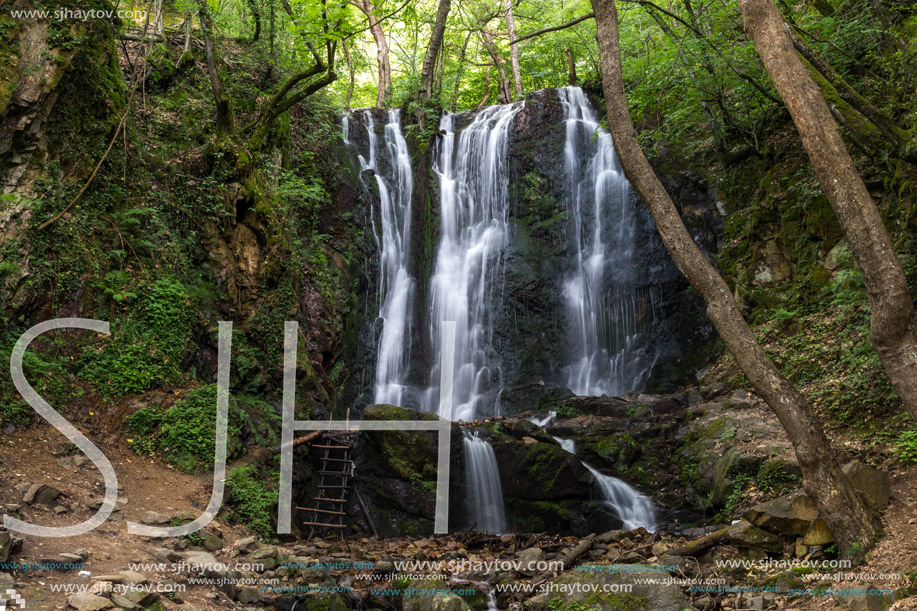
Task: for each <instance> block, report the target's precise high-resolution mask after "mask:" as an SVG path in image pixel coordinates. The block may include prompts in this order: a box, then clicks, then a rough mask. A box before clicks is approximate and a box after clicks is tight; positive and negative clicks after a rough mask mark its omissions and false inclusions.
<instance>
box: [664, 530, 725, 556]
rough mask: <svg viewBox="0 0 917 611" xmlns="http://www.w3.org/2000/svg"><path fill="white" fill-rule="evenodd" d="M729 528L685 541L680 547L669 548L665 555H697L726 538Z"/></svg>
mask: <svg viewBox="0 0 917 611" xmlns="http://www.w3.org/2000/svg"><path fill="white" fill-rule="evenodd" d="M728 530H729V528H721V529H720V530H717V531H715V532H712V533H710V534H709V535H704V536H703V537H701V538H700V539H695V540H694V541H691V542H690V543H686V544H685V545H682V546H681V547H676V548H675V549H670V550H669V551H667V552H666V555H671V556H699V555H700V554H702V553H704V552H706V551H707V550H708V549H710V548H711V547H713V546H714V545H718V544H719V543H722V542H723V541H725V540H726V531H728Z"/></svg>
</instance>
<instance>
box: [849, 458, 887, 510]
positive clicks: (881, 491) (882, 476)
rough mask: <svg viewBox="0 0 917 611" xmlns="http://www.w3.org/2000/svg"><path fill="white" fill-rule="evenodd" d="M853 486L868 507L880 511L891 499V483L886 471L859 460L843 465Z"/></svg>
mask: <svg viewBox="0 0 917 611" xmlns="http://www.w3.org/2000/svg"><path fill="white" fill-rule="evenodd" d="M843 470H844V473H846V474H847V477H849V478H850V482H851V483H852V484H853V487H854V488H856V489H857V490H858V491H859V492H860V494H862V495H863V497H864V498H865V499H866V502H867V503H869V505H870V507H872V508H873V509H875V510H877V511H881V510H882V509H885V507H886V506H888V502H889V500H890V499H891V485H890V482H889V477H888V473H885V472H884V471H879V470H878V469H875V468H873V467H869V466H867V465H864V464H863V463H861V462H858V461H853V462H850V463H847V464H846V465H844V467H843Z"/></svg>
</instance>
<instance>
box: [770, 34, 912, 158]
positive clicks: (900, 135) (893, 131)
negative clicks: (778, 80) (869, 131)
mask: <svg viewBox="0 0 917 611" xmlns="http://www.w3.org/2000/svg"><path fill="white" fill-rule="evenodd" d="M787 34H788V35H789V37H790V40H792V41H793V46H794V47H795V48H796V50H797V51H798V52H799V54H800V55H802V56H803V57H804V58H805V59H806V61H808V62H809V63H810V64H811V65H812V67H813V68H815V69H816V70H818V72H820V73H821V75H822V76H823V77H825V80H827V81H828V82H829V83H831V86H832V87H834V88H835V89H836V90H837V94H838V96H839V97H840V98H841V99H842V100H844V101H845V102H847V103H848V104H850V105H851V106H852V107H853V108H855V109H856V110H857V112H859V113H860V114H861V115H863V116H864V117H866V118H867V119H869V121H871V122H872V124H873V125H875V126H876V127H877V128H879V130H880V131H881V132H882V134H883V135H884V136H885V138H886V139H887V140H888V143H889V144H890V145H891V146H892V147H893V148H898V147H900V146H901V145H902V144H904V143H906V142H908V141H909V140H910V137H909V136H908V135H907V133H906V132H905V131H904V130H902V129H901V128H900V127H898V126H897V125H896V124H895V122H894V121H892V120H891V119H890V118H889V117H888V116H887V115H886V114H885V113H883V112H882V111H881V110H879V109H878V108H876V107H875V105H873V104H872V103H871V102H870V101H869V100H867V99H866V98H864V97H863V96H862V95H860V94H859V93H858V92H857V91H856V89H854V88H853V87H851V86H850V84H849V83H848V82H847V81H846V80H845V79H844V77H842V76H841V75H840V74H838V73H837V71H836V70H835V69H834V68H832V67H831V64H829V63H828V62H827V61H826V60H825V58H823V57H822V56H821V55H820V54H819V53H818V52H817V51H816V50H815V49H813V48H812V47H810V46H809V45H808V44H806V43H805V42H803V41H802V40H801V39H800V38H799V37H798V36H797V35H796V33H795V32H793V28H792V26H787Z"/></svg>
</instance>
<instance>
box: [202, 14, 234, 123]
mask: <svg viewBox="0 0 917 611" xmlns="http://www.w3.org/2000/svg"><path fill="white" fill-rule="evenodd" d="M197 18H198V21H199V22H200V24H201V36H203V38H204V50H205V51H206V52H207V75H208V76H209V77H210V89H211V90H212V91H213V99H214V101H215V102H216V111H217V129H218V130H219V134H220V137H221V138H226V137H228V136H230V135H232V132H233V121H232V106H231V104H230V102H229V96H227V95H226V91H225V90H224V89H223V81H222V80H221V79H220V69H219V58H218V57H217V52H216V49H215V48H214V46H213V23H212V22H211V21H210V12H209V11H208V9H207V0H197Z"/></svg>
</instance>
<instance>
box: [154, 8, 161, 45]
mask: <svg viewBox="0 0 917 611" xmlns="http://www.w3.org/2000/svg"><path fill="white" fill-rule="evenodd" d="M155 6H156V9H155V12H156V18H155V19H154V21H155V24H154V28H153V29H154V30H155V32H156V33H157V34H159V35H160V36H162V0H156V4H155Z"/></svg>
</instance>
